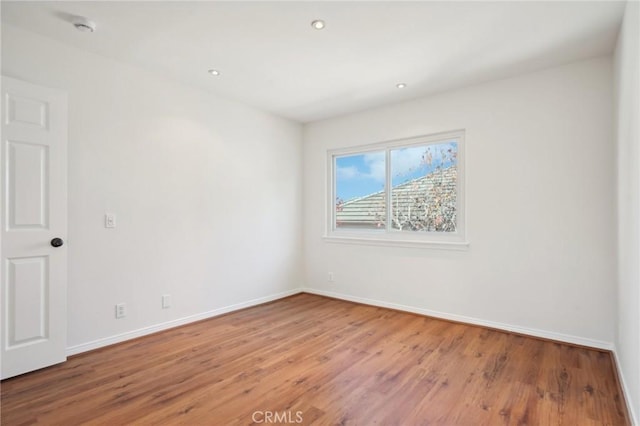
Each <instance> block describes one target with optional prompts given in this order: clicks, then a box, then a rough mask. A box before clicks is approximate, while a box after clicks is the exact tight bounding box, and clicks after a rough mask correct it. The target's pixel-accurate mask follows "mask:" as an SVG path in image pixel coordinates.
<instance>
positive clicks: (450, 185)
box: [327, 131, 467, 248]
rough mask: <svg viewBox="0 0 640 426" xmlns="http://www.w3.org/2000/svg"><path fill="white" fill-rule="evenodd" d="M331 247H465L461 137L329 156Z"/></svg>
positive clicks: (443, 136) (439, 137) (435, 137)
mask: <svg viewBox="0 0 640 426" xmlns="http://www.w3.org/2000/svg"><path fill="white" fill-rule="evenodd" d="M329 168H330V173H329V176H330V182H329V185H330V191H329V193H330V197H331V199H330V203H329V205H330V208H329V214H328V216H329V228H328V229H329V232H328V233H327V237H328V239H329V240H339V242H374V243H382V244H397V243H400V244H402V245H404V244H405V243H408V244H410V245H416V244H427V245H438V246H449V247H453V248H455V247H456V246H458V247H462V246H466V245H467V244H466V242H465V226H464V225H465V217H464V132H463V131H457V132H451V133H447V134H438V135H431V136H423V137H417V138H412V139H404V140H398V141H391V142H385V143H381V144H374V145H368V146H365V147H359V148H353V149H344V150H335V151H330V152H329Z"/></svg>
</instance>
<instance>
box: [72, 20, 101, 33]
mask: <svg viewBox="0 0 640 426" xmlns="http://www.w3.org/2000/svg"><path fill="white" fill-rule="evenodd" d="M72 23H73V26H74V27H76V29H77V30H78V31H82V32H83V33H92V32H94V31H95V30H96V23H95V22H93V21H90V20H89V19H87V18H85V17H84V16H76V17H75V18H73V21H72Z"/></svg>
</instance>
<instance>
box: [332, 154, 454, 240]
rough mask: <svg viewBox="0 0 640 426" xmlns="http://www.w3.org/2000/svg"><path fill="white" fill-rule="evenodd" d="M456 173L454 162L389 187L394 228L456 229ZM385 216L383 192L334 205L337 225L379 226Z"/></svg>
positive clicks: (381, 225) (382, 225) (345, 226)
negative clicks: (444, 167) (335, 206)
mask: <svg viewBox="0 0 640 426" xmlns="http://www.w3.org/2000/svg"><path fill="white" fill-rule="evenodd" d="M457 175H458V173H457V168H456V166H455V165H454V166H450V167H448V168H446V169H436V170H435V171H434V172H432V173H430V174H428V175H426V176H423V177H420V178H417V179H414V180H411V181H408V182H405V183H402V184H400V185H397V186H395V187H394V188H392V190H391V197H392V212H393V219H394V221H393V226H394V228H396V229H398V228H402V229H420V230H428V231H447V230H455V229H451V227H453V228H455V217H456V212H455V209H456V181H457ZM385 217H386V211H385V202H384V191H380V192H376V193H374V194H370V195H367V196H364V197H361V198H356V199H353V200H349V201H347V202H344V203H342V204H341V205H339V206H337V209H336V226H337V227H338V228H341V227H344V228H347V227H348V228H354V227H364V228H380V227H384V224H385ZM443 222H449V223H448V224H445V223H443Z"/></svg>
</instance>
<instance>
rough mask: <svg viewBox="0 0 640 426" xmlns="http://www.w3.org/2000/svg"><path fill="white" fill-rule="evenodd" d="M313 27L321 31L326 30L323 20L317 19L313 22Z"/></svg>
mask: <svg viewBox="0 0 640 426" xmlns="http://www.w3.org/2000/svg"><path fill="white" fill-rule="evenodd" d="M311 26H312V27H313V28H315V29H316V30H321V29H323V28H324V21H323V20H322V19H316V20H315V21H313V22H311Z"/></svg>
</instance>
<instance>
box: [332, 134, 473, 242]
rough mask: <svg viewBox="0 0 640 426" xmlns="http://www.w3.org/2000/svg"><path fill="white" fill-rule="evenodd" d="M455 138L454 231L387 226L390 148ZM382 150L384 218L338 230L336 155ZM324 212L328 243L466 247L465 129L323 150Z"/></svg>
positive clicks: (436, 142)
mask: <svg viewBox="0 0 640 426" xmlns="http://www.w3.org/2000/svg"><path fill="white" fill-rule="evenodd" d="M451 140H455V141H456V142H457V144H458V153H457V166H456V167H457V179H456V232H446V233H445V232H425V231H415V232H410V231H402V230H398V229H393V227H392V226H391V221H390V220H389V218H391V212H390V211H389V210H390V209H391V202H390V197H391V161H390V160H391V158H390V155H391V154H390V153H391V151H392V150H394V149H399V148H408V147H413V146H424V145H435V144H439V143H444V142H448V141H451ZM376 151H384V152H385V156H386V163H385V165H386V176H385V178H386V183H385V194H386V196H385V203H386V210H387V212H386V218H387V219H386V220H385V227H384V228H382V229H339V228H336V226H335V223H336V206H335V202H336V178H335V174H336V158H337V157H342V156H347V155H358V154H366V153H369V152H376ZM327 166H328V167H327V188H328V190H327V194H328V197H327V206H326V207H327V208H326V211H327V214H326V218H327V220H326V229H325V235H324V240H325V241H327V242H331V243H344V244H369V245H382V246H400V247H420V248H437V249H449V250H466V249H467V248H468V246H469V243H468V241H467V236H466V229H467V226H466V217H467V215H466V197H465V186H466V185H465V183H466V178H465V176H466V173H465V172H466V158H465V131H464V130H455V131H451V132H445V133H436V134H431V135H424V136H417V137H412V138H405V139H396V140H392V141H386V142H379V143H374V144H369V145H362V146H355V147H349V148H341V149H332V150H328V151H327Z"/></svg>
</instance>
